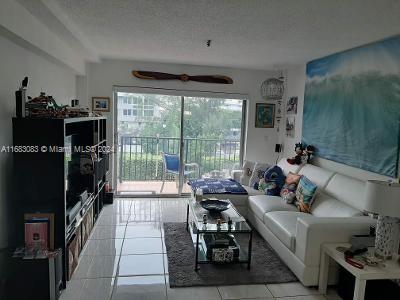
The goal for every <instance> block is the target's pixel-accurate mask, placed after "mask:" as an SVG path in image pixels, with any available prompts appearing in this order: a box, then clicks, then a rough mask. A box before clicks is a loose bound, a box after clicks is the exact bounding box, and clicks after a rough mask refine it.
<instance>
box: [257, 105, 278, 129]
mask: <svg viewBox="0 0 400 300" xmlns="http://www.w3.org/2000/svg"><path fill="white" fill-rule="evenodd" d="M274 123H275V104H270V103H257V104H256V124H255V126H256V128H274Z"/></svg>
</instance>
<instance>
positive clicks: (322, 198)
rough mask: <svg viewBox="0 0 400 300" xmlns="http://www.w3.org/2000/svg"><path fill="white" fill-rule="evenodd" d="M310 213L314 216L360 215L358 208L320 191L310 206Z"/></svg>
mask: <svg viewBox="0 0 400 300" xmlns="http://www.w3.org/2000/svg"><path fill="white" fill-rule="evenodd" d="M311 213H312V215H314V216H316V217H355V216H361V215H362V212H361V211H359V210H358V209H355V208H353V207H351V206H350V205H347V204H346V203H344V202H342V201H339V200H337V199H335V198H333V197H332V196H329V195H327V194H325V193H323V192H320V193H318V194H317V196H316V197H315V200H314V203H313V205H312V206H311Z"/></svg>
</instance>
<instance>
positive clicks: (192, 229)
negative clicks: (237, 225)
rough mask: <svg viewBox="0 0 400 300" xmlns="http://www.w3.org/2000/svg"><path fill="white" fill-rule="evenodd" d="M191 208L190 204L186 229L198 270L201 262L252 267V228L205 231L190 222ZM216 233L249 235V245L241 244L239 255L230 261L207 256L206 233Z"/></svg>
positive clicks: (195, 268) (196, 269)
mask: <svg viewBox="0 0 400 300" xmlns="http://www.w3.org/2000/svg"><path fill="white" fill-rule="evenodd" d="M189 212H190V208H189V204H188V207H187V216H186V230H187V231H188V232H189V233H190V236H191V238H192V241H193V246H194V248H195V253H196V254H195V267H194V270H195V271H198V270H199V269H200V268H199V265H201V264H247V269H250V267H251V252H252V241H253V232H252V230H249V231H243V232H229V231H204V230H199V229H198V228H197V227H196V224H194V223H195V222H190V218H189V214H190V213H189ZM215 233H223V234H233V235H235V236H237V235H248V245H247V249H246V247H243V245H241V247H240V250H239V257H238V258H235V259H234V260H232V261H229V262H217V261H214V260H212V259H209V258H207V247H206V245H205V241H204V238H203V236H204V235H211V234H215Z"/></svg>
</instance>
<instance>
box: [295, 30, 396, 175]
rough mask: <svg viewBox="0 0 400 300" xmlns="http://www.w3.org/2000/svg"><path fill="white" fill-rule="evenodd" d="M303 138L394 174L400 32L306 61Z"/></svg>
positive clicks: (326, 151) (324, 151)
mask: <svg viewBox="0 0 400 300" xmlns="http://www.w3.org/2000/svg"><path fill="white" fill-rule="evenodd" d="M306 72H307V80H306V86H305V95H304V117H303V139H302V141H303V142H304V143H306V144H308V145H309V144H312V145H314V146H315V148H316V152H315V156H319V157H322V158H326V159H329V160H333V161H336V162H339V163H344V164H347V165H350V166H353V167H356V168H361V169H364V170H368V171H371V172H375V173H379V174H382V175H387V176H390V177H396V176H397V173H398V164H399V144H400V36H396V37H393V38H390V39H386V40H383V41H380V42H376V43H372V44H369V45H366V46H362V47H359V48H355V49H352V50H348V51H345V52H341V53H337V54H333V55H330V56H327V57H324V58H321V59H318V60H314V61H311V62H309V63H308V64H307V71H306Z"/></svg>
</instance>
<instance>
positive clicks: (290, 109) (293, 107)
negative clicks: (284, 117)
mask: <svg viewBox="0 0 400 300" xmlns="http://www.w3.org/2000/svg"><path fill="white" fill-rule="evenodd" d="M297 103H298V98H297V97H290V98H289V99H288V101H287V103H286V114H288V115H296V114H297Z"/></svg>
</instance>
